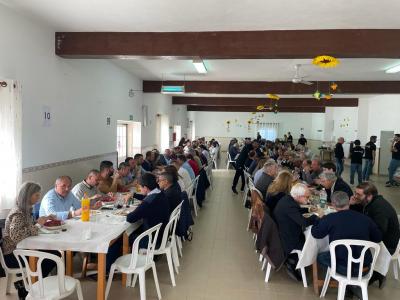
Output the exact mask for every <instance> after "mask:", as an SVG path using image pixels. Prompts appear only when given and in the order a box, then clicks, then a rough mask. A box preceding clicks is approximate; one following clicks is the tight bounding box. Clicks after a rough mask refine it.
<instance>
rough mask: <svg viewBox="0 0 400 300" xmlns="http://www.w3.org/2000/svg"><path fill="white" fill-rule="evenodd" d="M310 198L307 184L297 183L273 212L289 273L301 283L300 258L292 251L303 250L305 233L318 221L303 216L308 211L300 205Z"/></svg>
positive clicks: (314, 218)
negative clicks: (305, 230) (298, 262)
mask: <svg viewBox="0 0 400 300" xmlns="http://www.w3.org/2000/svg"><path fill="white" fill-rule="evenodd" d="M309 198H310V190H309V189H308V187H307V186H306V185H305V184H302V183H297V184H295V185H294V186H293V187H292V189H291V190H290V195H286V196H284V197H283V198H281V199H280V200H279V201H278V203H277V204H276V206H275V209H274V212H273V216H274V218H275V220H276V223H277V225H278V228H279V235H280V237H281V242H282V247H283V250H284V252H285V255H286V256H287V261H286V268H287V272H288V274H289V276H290V277H291V278H293V279H296V280H298V281H301V275H300V274H299V272H298V270H296V265H297V261H298V257H297V255H296V254H292V251H293V250H301V249H302V248H303V245H304V242H305V237H304V233H303V231H304V229H305V228H306V227H307V226H310V225H312V224H314V223H315V222H316V220H317V217H316V216H315V215H313V216H311V217H309V218H305V217H304V216H303V213H306V212H308V210H307V209H303V208H301V207H300V205H301V204H307V203H308V200H309Z"/></svg>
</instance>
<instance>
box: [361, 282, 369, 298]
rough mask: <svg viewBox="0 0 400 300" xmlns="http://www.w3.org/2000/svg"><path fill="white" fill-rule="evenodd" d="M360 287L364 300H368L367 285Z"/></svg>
mask: <svg viewBox="0 0 400 300" xmlns="http://www.w3.org/2000/svg"><path fill="white" fill-rule="evenodd" d="M360 287H361V293H362V298H363V300H368V290H367V284H362V285H361V286H360Z"/></svg>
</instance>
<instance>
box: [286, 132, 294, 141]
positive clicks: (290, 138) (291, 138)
mask: <svg viewBox="0 0 400 300" xmlns="http://www.w3.org/2000/svg"><path fill="white" fill-rule="evenodd" d="M287 142H288V143H289V144H293V137H292V134H291V133H290V132H288V137H287Z"/></svg>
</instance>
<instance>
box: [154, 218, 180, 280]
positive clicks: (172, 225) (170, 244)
mask: <svg viewBox="0 0 400 300" xmlns="http://www.w3.org/2000/svg"><path fill="white" fill-rule="evenodd" d="M177 222H178V215H177V214H175V216H173V217H172V218H171V219H170V220H169V222H168V223H167V225H166V226H165V229H164V233H163V237H162V240H161V245H160V247H159V248H158V249H155V250H154V255H162V254H165V256H166V257H167V262H168V269H169V275H170V277H171V282H172V286H176V283H175V275H174V269H175V272H176V274H178V273H179V271H178V265H179V262H177V261H179V259H178V252H177V249H176V240H175V230H176V223H177Z"/></svg>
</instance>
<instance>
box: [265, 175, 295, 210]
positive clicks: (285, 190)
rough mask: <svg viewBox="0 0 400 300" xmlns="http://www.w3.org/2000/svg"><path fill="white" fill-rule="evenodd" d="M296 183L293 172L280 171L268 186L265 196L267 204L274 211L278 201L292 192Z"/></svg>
mask: <svg viewBox="0 0 400 300" xmlns="http://www.w3.org/2000/svg"><path fill="white" fill-rule="evenodd" d="M293 183H294V177H293V175H292V173H290V172H289V171H287V170H282V171H280V172H279V174H278V176H276V178H275V179H274V181H273V182H272V183H271V185H270V186H269V187H268V190H267V195H266V196H265V205H266V206H267V207H268V208H269V209H270V211H271V213H272V212H273V210H274V208H275V206H276V204H277V203H278V201H279V200H280V199H281V198H282V197H283V196H285V195H288V194H289V193H290V189H291V188H292V186H293Z"/></svg>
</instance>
